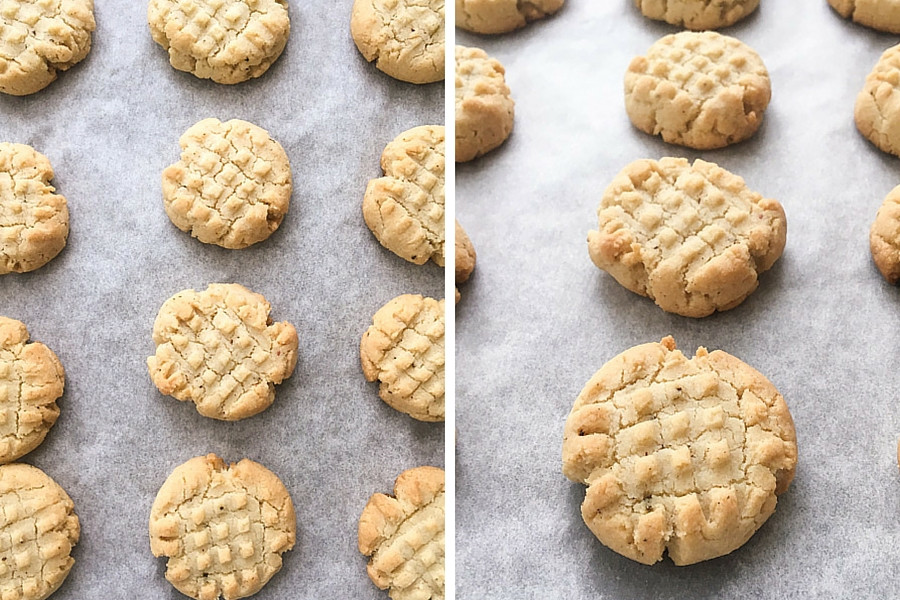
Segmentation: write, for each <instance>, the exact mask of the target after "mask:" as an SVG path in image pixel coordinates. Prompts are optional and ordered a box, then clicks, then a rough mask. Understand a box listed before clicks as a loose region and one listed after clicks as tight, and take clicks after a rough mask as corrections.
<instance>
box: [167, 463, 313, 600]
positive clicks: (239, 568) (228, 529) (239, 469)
mask: <svg viewBox="0 0 900 600" xmlns="http://www.w3.org/2000/svg"><path fill="white" fill-rule="evenodd" d="M296 537H297V520H296V517H295V516H294V505H293V503H292V502H291V496H290V494H288V491H287V489H285V487H284V484H283V483H281V480H280V479H278V477H277V476H276V475H275V474H274V473H272V471H270V470H269V469H267V468H265V467H264V466H262V465H261V464H259V463H255V462H253V461H252V460H248V459H246V458H245V459H243V460H242V461H240V462H239V463H236V464H231V465H227V466H226V465H225V463H224V462H223V461H222V459H221V458H219V457H218V456H216V455H215V454H209V455H207V456H198V457H196V458H192V459H191V460H189V461H187V462H186V463H184V464H182V465H180V466H178V467H176V468H175V470H174V471H172V474H171V475H169V477H168V479H166V481H165V483H163V485H162V487H161V488H160V489H159V493H157V495H156V500H154V501H153V507H152V508H151V510H150V549H151V551H152V552H153V556H157V557H159V556H165V557H167V558H168V559H169V560H168V562H167V563H166V579H168V580H169V582H170V583H171V584H172V585H173V586H175V589H177V590H178V591H179V592H181V593H182V594H185V595H187V596H190V597H191V598H196V599H197V600H217V599H218V598H219V597H222V598H225V600H232V599H234V598H246V597H247V596H251V595H253V594H255V593H256V592H258V591H259V590H261V589H262V587H263V586H264V585H266V583H268V581H269V580H270V579H271V578H272V576H273V575H274V574H275V573H277V572H278V571H279V570H281V562H282V557H281V555H282V554H284V553H285V552H287V551H288V550H290V549H291V548H293V547H294V541H295V540H296Z"/></svg>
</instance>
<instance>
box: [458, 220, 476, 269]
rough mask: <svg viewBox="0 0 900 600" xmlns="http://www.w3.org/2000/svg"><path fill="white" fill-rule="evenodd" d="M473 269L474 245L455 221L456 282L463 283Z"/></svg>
mask: <svg viewBox="0 0 900 600" xmlns="http://www.w3.org/2000/svg"><path fill="white" fill-rule="evenodd" d="M474 270H475V246H473V245H472V240H470V239H469V236H468V235H467V234H466V231H465V230H464V229H463V228H462V225H460V224H459V221H456V283H465V282H466V281H468V280H469V276H470V275H471V274H472V271H474Z"/></svg>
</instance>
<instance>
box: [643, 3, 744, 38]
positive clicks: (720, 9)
mask: <svg viewBox="0 0 900 600" xmlns="http://www.w3.org/2000/svg"><path fill="white" fill-rule="evenodd" d="M634 4H635V6H637V7H638V9H640V11H641V12H642V13H643V14H644V16H645V17H649V18H651V19H656V20H657V21H665V22H666V23H669V24H670V25H675V26H677V27H684V28H685V29H694V30H699V31H702V30H704V29H719V28H720V27H728V26H730V25H734V24H735V23H737V22H738V21H740V20H741V19H743V18H744V17H746V16H747V15H749V14H750V13H752V12H753V11H754V10H756V8H757V7H758V6H759V0H634Z"/></svg>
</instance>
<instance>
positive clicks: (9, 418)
mask: <svg viewBox="0 0 900 600" xmlns="http://www.w3.org/2000/svg"><path fill="white" fill-rule="evenodd" d="M28 337H29V336H28V329H26V328H25V324H24V323H21V322H19V321H16V320H14V319H8V318H6V317H0V463H7V462H10V461H13V460H15V459H17V458H19V457H20V456H24V455H25V454H28V453H29V452H31V451H32V450H34V449H35V448H37V447H38V446H39V445H40V444H41V442H43V441H44V438H45V437H46V436H47V432H48V431H50V428H51V427H53V424H54V423H56V419H57V418H58V417H59V407H58V406H57V405H56V400H57V399H58V398H59V397H60V396H62V394H63V388H64V387H65V380H66V377H65V371H63V367H62V364H60V362H59V359H58V358H57V357H56V354H54V353H53V351H52V350H51V349H50V348H48V347H47V346H45V345H44V344H41V343H39V342H31V343H28Z"/></svg>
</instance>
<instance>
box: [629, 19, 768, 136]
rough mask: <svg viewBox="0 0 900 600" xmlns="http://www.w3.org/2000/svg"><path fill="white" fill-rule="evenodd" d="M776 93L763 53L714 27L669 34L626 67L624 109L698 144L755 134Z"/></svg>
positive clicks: (645, 124) (643, 125)
mask: <svg viewBox="0 0 900 600" xmlns="http://www.w3.org/2000/svg"><path fill="white" fill-rule="evenodd" d="M771 97H772V89H771V84H770V82H769V73H768V71H767V70H766V67H765V65H764V64H763V62H762V59H761V58H760V57H759V55H758V54H757V53H756V52H754V51H753V50H752V49H751V48H750V47H749V46H747V45H746V44H744V43H742V42H741V41H739V40H736V39H735V38H733V37H728V36H725V35H720V34H718V33H716V32H714V31H706V32H703V33H696V32H691V31H683V32H681V33H676V34H672V35H667V36H665V37H664V38H662V39H660V40H659V41H657V42H656V43H655V44H653V45H652V46H650V49H649V50H648V51H647V55H646V56H638V57H635V58H634V59H633V60H632V61H631V64H630V65H628V71H627V72H626V73H625V110H626V112H627V113H628V116H629V118H630V119H631V122H632V123H633V124H634V126H635V127H637V128H638V129H640V130H641V131H643V132H645V133H649V134H651V135H660V136H662V139H663V140H665V141H666V142H668V143H670V144H679V145H681V146H688V147H690V148H697V149H700V150H707V149H711V148H722V147H724V146H728V145H730V144H735V143H737V142H740V141H742V140H745V139H747V138H749V137H750V136H752V135H753V134H754V133H755V132H756V130H757V129H758V128H759V126H760V124H761V123H762V119H763V112H764V111H765V110H766V107H767V106H768V105H769V100H770V98H771Z"/></svg>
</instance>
